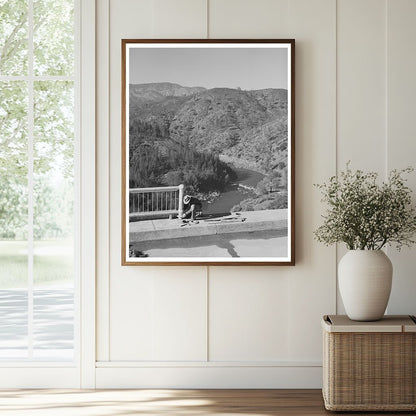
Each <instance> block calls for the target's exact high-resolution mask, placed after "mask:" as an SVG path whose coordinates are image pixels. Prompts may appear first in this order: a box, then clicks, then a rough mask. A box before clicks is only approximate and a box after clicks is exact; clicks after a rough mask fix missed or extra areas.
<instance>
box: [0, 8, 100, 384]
mask: <svg viewBox="0 0 416 416" xmlns="http://www.w3.org/2000/svg"><path fill="white" fill-rule="evenodd" d="M33 2H34V0H28V7H29V10H28V73H27V75H25V76H5V75H0V80H1V81H26V82H27V83H28V115H27V117H28V190H29V195H28V314H29V317H28V335H29V334H32V340H29V339H28V342H29V345H28V349H29V358H25V359H22V360H13V361H12V360H10V361H0V369H1V371H0V388H23V387H44V388H45V387H61V388H64V387H68V388H69V387H73V388H77V387H83V388H94V387H95V336H91V334H95V0H74V32H75V33H74V35H75V38H74V43H75V51H74V52H75V53H74V61H75V65H74V74H73V75H72V76H38V75H34V70H33ZM49 80H51V81H54V80H57V81H73V82H74V97H75V105H74V116H75V135H74V136H75V143H74V144H75V146H74V183H75V187H74V242H75V243H74V309H75V317H74V356H73V361H72V362H65V361H38V360H37V361H31V357H30V353H33V291H34V285H33V258H34V256H33V251H34V250H33V173H34V172H33V144H34V123H33V103H34V94H33V93H34V85H35V82H36V81H49ZM28 338H30V337H28Z"/></svg>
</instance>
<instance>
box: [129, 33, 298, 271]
mask: <svg viewBox="0 0 416 416" xmlns="http://www.w3.org/2000/svg"><path fill="white" fill-rule="evenodd" d="M121 47H122V97H121V102H122V109H121V110H122V111H121V113H122V123H121V125H122V131H121V136H122V218H121V220H122V221H121V222H122V224H121V227H122V232H121V237H122V253H121V254H122V265H124V266H130V265H132V266H133V265H134V266H137V265H140V266H145V265H153V266H154V265H233V266H235V265H262V266H263V265H268V266H276V265H280V266H288V265H294V264H295V41H294V40H293V39H264V40H263V39H255V40H246V39H238V40H235V39H215V40H207V39H123V40H122V42H121Z"/></svg>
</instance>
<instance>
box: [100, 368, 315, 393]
mask: <svg viewBox="0 0 416 416" xmlns="http://www.w3.org/2000/svg"><path fill="white" fill-rule="evenodd" d="M97 364H98V363H97ZM321 387H322V368H321V367H320V366H316V367H309V366H298V367H271V366H268V367H264V366H261V367H249V366H232V367H216V366H207V365H205V366H204V367H166V366H165V367H140V368H133V367H129V368H120V367H118V368H111V367H109V368H97V369H96V388H101V389H105V388H176V389H177V388H179V389H181V388H182V389H188V388H189V389H191V388H192V389H198V388H203V389H211V388H216V389H229V388H258V389H278V388H287V389H288V388H295V389H296V388H299V389H301V388H321Z"/></svg>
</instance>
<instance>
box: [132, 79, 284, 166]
mask: <svg viewBox="0 0 416 416" xmlns="http://www.w3.org/2000/svg"><path fill="white" fill-rule="evenodd" d="M143 145H146V146H153V147H155V148H157V149H159V150H158V151H159V152H162V154H163V153H166V152H168V151H172V149H174V148H178V147H180V146H184V147H185V148H188V147H189V148H192V149H194V150H196V151H197V152H201V153H214V154H220V155H221V158H222V160H227V161H232V162H233V164H234V165H236V166H241V167H247V168H251V169H253V170H258V171H260V172H263V173H266V174H269V173H270V172H272V171H273V170H275V169H276V166H277V165H278V164H279V163H280V167H279V169H281V168H282V167H283V165H282V163H286V162H285V161H286V159H287V91H286V90H279V89H265V90H256V91H243V90H240V89H230V88H213V89H204V88H202V87H183V86H181V85H178V84H171V83H155V84H139V85H130V149H131V150H134V149H135V150H136V151H137V150H138V146H139V147H142V146H143ZM168 149H169V150H168Z"/></svg>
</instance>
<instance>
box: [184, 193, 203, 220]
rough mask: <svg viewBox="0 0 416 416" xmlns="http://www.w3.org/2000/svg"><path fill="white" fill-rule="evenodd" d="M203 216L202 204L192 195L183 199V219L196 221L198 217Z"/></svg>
mask: <svg viewBox="0 0 416 416" xmlns="http://www.w3.org/2000/svg"><path fill="white" fill-rule="evenodd" d="M201 215H202V202H201V201H200V200H199V199H198V198H196V197H194V196H191V195H185V196H184V197H183V214H182V218H188V219H191V220H194V219H195V218H196V217H199V216H201Z"/></svg>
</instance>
